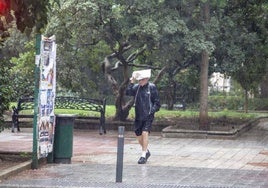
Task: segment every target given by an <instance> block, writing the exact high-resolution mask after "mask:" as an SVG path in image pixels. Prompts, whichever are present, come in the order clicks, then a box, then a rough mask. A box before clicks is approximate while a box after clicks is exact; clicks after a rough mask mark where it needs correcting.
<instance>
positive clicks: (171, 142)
mask: <svg viewBox="0 0 268 188" xmlns="http://www.w3.org/2000/svg"><path fill="white" fill-rule="evenodd" d="M267 133H268V119H262V120H261V121H260V123H259V124H258V125H256V126H255V127H253V128H252V129H251V130H249V131H248V132H246V133H243V135H242V136H240V137H238V138H236V139H234V140H225V139H190V138H163V137H162V136H161V135H160V133H152V135H151V136H150V144H149V145H150V146H149V147H150V151H151V154H152V156H151V157H150V158H149V161H148V162H147V164H145V165H138V164H137V160H138V158H139V156H140V147H139V146H138V144H137V141H136V139H135V137H134V135H133V133H132V132H126V133H125V140H124V141H125V145H124V166H123V182H122V183H115V178H116V159H117V137H118V135H117V132H116V131H108V133H107V135H98V131H97V130H96V131H92V130H91V131H89V130H75V132H74V139H73V141H74V143H73V157H72V164H46V165H43V166H40V168H39V169H37V170H30V169H28V170H25V171H23V172H21V173H19V174H18V175H15V176H12V177H10V178H8V179H7V180H4V181H2V182H0V187H127V188H128V187H130V188H132V187H133V188H134V187H135V188H136V187H156V188H157V187H187V188H188V187H199V188H200V187H239V188H240V187H241V188H252V187H254V188H257V187H259V188H268V134H267ZM31 150H32V133H31V130H30V129H23V130H22V132H20V133H10V131H5V132H4V133H1V134H0V151H25V152H27V151H28V152H31Z"/></svg>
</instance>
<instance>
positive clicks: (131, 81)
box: [129, 76, 136, 84]
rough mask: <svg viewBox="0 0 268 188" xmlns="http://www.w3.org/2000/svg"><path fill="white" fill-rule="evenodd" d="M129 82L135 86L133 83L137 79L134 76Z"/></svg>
mask: <svg viewBox="0 0 268 188" xmlns="http://www.w3.org/2000/svg"><path fill="white" fill-rule="evenodd" d="M129 80H130V83H132V84H133V83H134V82H135V80H136V79H135V77H133V76H132V77H131V78H130V79H129Z"/></svg>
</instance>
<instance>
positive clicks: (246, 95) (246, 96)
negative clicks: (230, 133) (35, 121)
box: [244, 90, 248, 113]
mask: <svg viewBox="0 0 268 188" xmlns="http://www.w3.org/2000/svg"><path fill="white" fill-rule="evenodd" d="M244 110H245V113H248V91H247V90H245V104H244Z"/></svg>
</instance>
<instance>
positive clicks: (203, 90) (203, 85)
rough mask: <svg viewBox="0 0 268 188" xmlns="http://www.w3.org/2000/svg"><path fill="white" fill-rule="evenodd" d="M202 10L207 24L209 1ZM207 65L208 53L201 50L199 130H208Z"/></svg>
mask: <svg viewBox="0 0 268 188" xmlns="http://www.w3.org/2000/svg"><path fill="white" fill-rule="evenodd" d="M202 10H203V19H204V23H205V24H208V23H209V19H210V15H209V1H206V2H205V3H204V7H203V8H202ZM206 38H207V37H206ZM208 63H209V54H208V51H207V50H203V52H202V60H201V72H200V109H199V110H200V111H199V129H200V130H209V129H210V127H209V122H208Z"/></svg>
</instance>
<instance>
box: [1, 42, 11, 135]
mask: <svg viewBox="0 0 268 188" xmlns="http://www.w3.org/2000/svg"><path fill="white" fill-rule="evenodd" d="M0 63H1V66H0V132H1V131H2V130H3V129H4V119H3V113H4V111H5V110H7V109H8V108H9V102H10V100H11V97H10V96H11V88H10V80H9V71H8V70H9V65H8V63H7V60H6V59H5V58H4V56H3V53H2V49H1V47H0Z"/></svg>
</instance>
